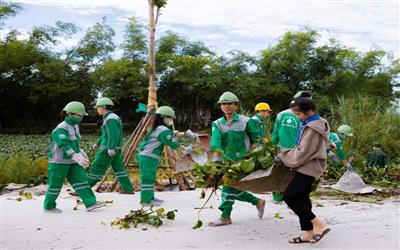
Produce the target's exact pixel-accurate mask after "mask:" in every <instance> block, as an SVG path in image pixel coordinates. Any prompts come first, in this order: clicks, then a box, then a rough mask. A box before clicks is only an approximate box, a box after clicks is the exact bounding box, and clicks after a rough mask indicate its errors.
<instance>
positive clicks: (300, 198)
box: [283, 172, 315, 231]
mask: <svg viewBox="0 0 400 250" xmlns="http://www.w3.org/2000/svg"><path fill="white" fill-rule="evenodd" d="M314 181H315V178H314V177H312V176H309V175H305V174H302V173H299V172H296V174H295V175H294V178H293V180H292V181H291V182H290V183H289V185H288V187H287V188H286V191H285V193H284V194H283V200H284V201H285V203H286V204H287V205H288V206H289V207H290V209H292V210H293V212H294V213H295V214H297V216H299V219H300V227H301V230H302V231H308V230H312V229H313V225H312V223H311V220H312V219H314V218H315V214H313V212H312V211H311V209H312V205H311V200H310V192H311V187H312V184H313V183H314Z"/></svg>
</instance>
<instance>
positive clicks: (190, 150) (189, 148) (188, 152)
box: [182, 145, 193, 155]
mask: <svg viewBox="0 0 400 250" xmlns="http://www.w3.org/2000/svg"><path fill="white" fill-rule="evenodd" d="M182 153H183V154H184V155H192V154H193V146H192V145H189V146H187V147H185V148H184V149H183V150H182Z"/></svg>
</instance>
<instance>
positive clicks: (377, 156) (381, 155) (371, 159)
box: [367, 142, 389, 168]
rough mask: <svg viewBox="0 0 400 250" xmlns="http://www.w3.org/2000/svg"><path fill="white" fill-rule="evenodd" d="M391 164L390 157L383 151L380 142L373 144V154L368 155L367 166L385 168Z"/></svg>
mask: <svg viewBox="0 0 400 250" xmlns="http://www.w3.org/2000/svg"><path fill="white" fill-rule="evenodd" d="M388 162H389V157H388V156H387V155H386V154H385V152H383V151H382V145H381V144H380V143H379V142H373V143H372V152H369V153H368V156H367V166H368V167H374V166H378V167H381V168H383V167H385V166H386V165H387V164H388Z"/></svg>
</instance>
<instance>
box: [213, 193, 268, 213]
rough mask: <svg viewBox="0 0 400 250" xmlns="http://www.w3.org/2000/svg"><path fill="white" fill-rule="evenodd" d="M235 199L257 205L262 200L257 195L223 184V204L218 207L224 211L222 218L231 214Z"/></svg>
mask: <svg viewBox="0 0 400 250" xmlns="http://www.w3.org/2000/svg"><path fill="white" fill-rule="evenodd" d="M235 200H238V201H246V202H249V203H251V204H253V205H257V203H258V202H259V201H260V199H259V198H257V197H255V196H254V195H252V194H251V193H249V192H245V191H241V190H239V189H236V188H232V187H227V186H223V187H222V193H221V205H220V206H219V207H218V209H219V210H221V211H222V214H221V218H228V217H230V216H231V213H232V209H233V204H234V203H235Z"/></svg>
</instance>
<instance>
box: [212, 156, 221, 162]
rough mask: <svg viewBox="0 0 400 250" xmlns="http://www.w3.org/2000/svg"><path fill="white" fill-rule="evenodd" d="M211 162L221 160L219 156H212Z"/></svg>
mask: <svg viewBox="0 0 400 250" xmlns="http://www.w3.org/2000/svg"><path fill="white" fill-rule="evenodd" d="M211 161H212V162H220V161H222V159H221V156H219V155H214V156H213V158H212V160H211Z"/></svg>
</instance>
